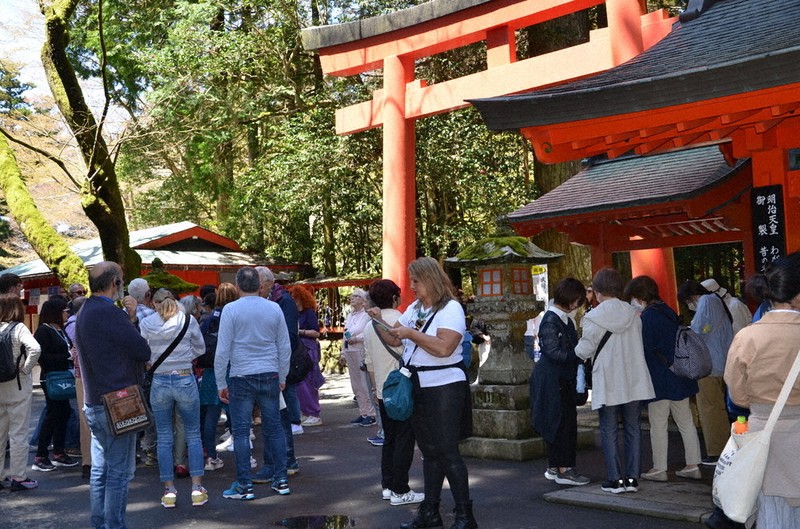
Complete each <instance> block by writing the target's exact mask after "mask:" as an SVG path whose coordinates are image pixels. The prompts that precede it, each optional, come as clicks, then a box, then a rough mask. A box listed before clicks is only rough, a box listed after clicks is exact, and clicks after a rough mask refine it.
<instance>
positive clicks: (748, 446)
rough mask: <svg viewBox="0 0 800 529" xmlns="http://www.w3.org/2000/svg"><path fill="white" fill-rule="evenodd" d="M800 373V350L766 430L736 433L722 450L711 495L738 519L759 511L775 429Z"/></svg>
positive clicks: (727, 512) (726, 513) (716, 502)
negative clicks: (757, 507)
mask: <svg viewBox="0 0 800 529" xmlns="http://www.w3.org/2000/svg"><path fill="white" fill-rule="evenodd" d="M798 373H800V352H798V354H797V357H796V358H795V360H794V364H792V369H791V370H790V371H789V375H788V376H787V377H786V382H784V383H783V388H781V392H780V394H779V395H778V400H777V401H775V406H773V407H772V411H771V412H770V414H769V418H768V419H767V423H766V425H764V429H763V430H761V431H758V432H747V433H743V434H737V433H733V427H731V437H730V439H728V443H727V444H726V445H725V448H724V449H723V450H722V455H720V456H719V460H718V461H717V468H716V470H714V485H713V487H712V490H711V494H712V496H713V498H714V503H715V504H716V505H717V506H718V507H719V508H721V509H722V510H723V511H724V512H725V515H726V516H727V517H728V518H730V519H731V520H733V521H734V522H739V523H745V522H746V521H747V519H748V518H750V517H751V516H752V515H753V514H755V511H756V501H757V500H758V493H759V492H760V491H761V485H762V484H763V482H764V472H765V471H766V469H767V456H768V455H769V443H770V438H771V437H772V430H773V429H774V428H775V423H777V422H778V417H779V416H780V414H781V411H782V410H783V407H784V405H786V400H787V399H788V398H789V393H790V392H791V391H792V388H793V387H794V383H795V381H796V380H797V375H798Z"/></svg>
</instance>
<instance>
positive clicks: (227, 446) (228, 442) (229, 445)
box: [217, 436, 255, 452]
mask: <svg viewBox="0 0 800 529" xmlns="http://www.w3.org/2000/svg"><path fill="white" fill-rule="evenodd" d="M254 438H255V437H253V438H251V439H250V450H252V449H253V439H254ZM217 452H233V436H231V437H228V438H227V439H225V440H224V441H223V442H221V443H220V444H218V445H217Z"/></svg>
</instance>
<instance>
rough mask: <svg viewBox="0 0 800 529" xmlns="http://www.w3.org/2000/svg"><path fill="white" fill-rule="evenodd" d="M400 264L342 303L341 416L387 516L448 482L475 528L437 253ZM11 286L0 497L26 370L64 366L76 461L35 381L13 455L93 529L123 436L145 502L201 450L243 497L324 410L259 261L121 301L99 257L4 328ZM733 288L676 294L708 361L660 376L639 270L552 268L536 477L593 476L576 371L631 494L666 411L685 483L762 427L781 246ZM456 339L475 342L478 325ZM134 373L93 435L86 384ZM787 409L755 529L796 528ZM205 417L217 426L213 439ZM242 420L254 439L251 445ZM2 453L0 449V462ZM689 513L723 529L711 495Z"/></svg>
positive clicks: (645, 280)
mask: <svg viewBox="0 0 800 529" xmlns="http://www.w3.org/2000/svg"><path fill="white" fill-rule="evenodd" d="M408 270H409V276H410V285H411V290H412V291H413V293H414V297H415V300H414V302H413V303H411V304H410V305H409V306H408V308H407V309H406V310H405V311H404V312H402V313H401V312H400V311H399V310H398V307H399V306H400V299H401V292H400V288H399V287H398V286H397V285H396V284H395V283H394V282H392V281H390V280H385V279H384V280H378V281H375V282H374V283H373V284H372V285H370V287H369V291H368V292H367V291H363V290H361V289H356V290H354V291H353V293H352V295H351V297H350V304H351V307H350V309H351V310H350V313H349V315H348V317H347V319H346V321H345V328H344V336H343V340H342V353H341V358H340V361H341V364H342V365H343V366H347V368H348V372H349V376H350V382H351V385H352V389H353V393H354V396H355V400H356V403H357V406H358V410H359V414H358V416H357V417H356V418H355V419H354V420H353V421H352V424H353V425H356V426H372V425H376V426H377V427H379V428H380V430H379V433H378V435H377V436H375V437H371V438H370V439H369V440H370V442H372V443H373V444H375V445H378V446H381V465H380V479H381V484H382V499H384V500H388V501H389V504H390V505H410V504H419V505H418V509H417V512H416V515H415V516H414V518H413V519H412V520H410V521H408V522H406V523H403V524H401V528H404V529H421V528H435V527H442V526H443V520H442V517H441V514H440V512H439V505H440V501H441V494H442V488H443V484H444V480H445V479H447V481H448V484H449V489H450V493H451V494H452V496H453V501H454V504H455V510H454V522H453V525H452V526H451V529H475V528H477V527H478V525H477V522H476V520H475V517H474V515H473V512H472V498H471V496H470V488H469V477H468V470H467V466H466V464H465V462H464V460H463V458H462V457H461V454H460V452H459V442H460V441H461V440H463V439H465V438H466V437H468V436H470V435H471V433H472V411H471V396H470V390H469V374H468V371H467V368H468V365H467V364H466V363H465V358H468V357H469V353H466V354H465V352H466V351H467V349H466V348H465V347H464V344H465V337H467V336H469V335H468V333H467V326H466V319H465V310H464V306H463V304H462V303H461V302H460V301H459V299H458V297H457V295H456V291H455V289H454V288H453V285H452V283H451V282H450V279H449V278H448V276H447V275H446V274H445V272H444V270H443V269H442V268H441V266H440V265H439V263H438V262H437V261H436V260H434V259H432V258H427V257H422V258H419V259H417V260H415V261H413V262H412V263H411V264H410V265H409V269H408ZM21 287H22V284H21V281H20V280H19V278H18V277H16V276H13V274H5V275H3V276H0V335H2V334H7V335H8V337H9V338H8V342H9V343H10V349H11V350H12V351H13V356H14V359H15V360H17V361H18V366H19V369H18V373H17V376H16V377H15V378H14V379H13V380H6V381H3V382H0V409H2V411H3V414H0V417H2V419H3V420H2V421H0V443H2V444H3V445H5V444H6V442H8V444H9V450H8V457H9V467H8V468H9V470H8V472H7V473H6V477H5V479H3V480H2V481H0V486H2V487H8V488H10V489H11V490H12V491H14V490H28V489H33V488H35V487H36V486H37V482H36V481H35V480H33V479H31V478H30V476H29V474H28V472H27V468H26V467H27V465H28V453H27V451H28V445H29V441H28V439H27V433H28V423H29V420H30V410H31V398H32V397H31V395H32V381H31V376H30V374H31V371H32V369H33V367H34V366H35V365H37V364H38V365H39V366H40V367H41V373H42V375H41V376H42V379H43V380H46V379H47V376H48V375H49V374H51V373H56V372H62V371H65V370H72V371H73V372H74V374H75V378H76V385H77V392H76V393H77V394H76V397H77V399H78V403H77V410H78V411H79V412H80V413H79V414H80V417H81V426H82V428H81V429H80V434H79V437H80V443H79V445H80V451H79V453H80V458H81V459H80V460H78V459H74V458H73V457H72V456H70V455H69V454H67V451H66V446H67V445H68V444H70V443H69V442H68V437H69V435H68V430H70V428H69V424H70V417H72V415H73V414H74V413H75V411H74V410H73V408H72V406H71V404H70V401H69V400H65V399H62V398H60V397H56V396H55V395H50V394H49V392H48V390H47V389H45V409H44V411H43V414H42V417H41V420H40V425H39V427H38V428H37V434H36V442H35V449H36V453H35V455H34V457H33V464H32V466H31V469H32V470H34V471H38V472H49V471H52V470H55V469H56V468H58V467H59V466H75V465H78V464H80V463H82V464H83V468H84V476H85V477H87V478H88V479H89V485H90V499H91V523H92V526H93V527H97V528H100V527H105V528H107V529H110V528H121V527H125V526H126V523H125V510H126V503H127V490H128V484H129V482H130V481H131V480H132V479H133V475H134V471H135V466H136V458H137V443H139V445H140V447H141V450H142V451H143V454H144V459H145V461H144V462H145V464H146V465H150V466H158V473H159V479H160V481H161V482H162V484H163V487H162V491H163V492H162V494H161V496H160V504H161V505H162V506H163V507H164V508H173V507H175V506H176V505H177V504H178V502H179V498H180V497H181V493H179V491H178V489H177V487H176V481H175V478H176V477H190V478H191V479H190V482H191V490H190V492H189V501H190V502H191V505H193V506H197V507H200V506H202V505H205V504H206V503H207V502H208V498H209V492H208V490H207V489H206V488H205V487H204V486H203V476H204V474H205V472H207V471H217V470H219V469H222V468H223V467H224V462H223V460H222V459H221V458H220V457H219V451H221V450H231V451H233V453H234V461H235V468H234V469H231V474H232V475H234V476H235V479H234V481H233V482H232V483H231V485H230V487H229V488H227V489H226V490H224V491H222V496H223V497H224V498H228V499H234V500H252V499H254V498H255V492H254V488H253V484H254V483H256V484H257V483H268V484H270V486H271V488H272V490H273V491H274V492H275V493H277V494H279V495H287V494H290V492H291V489H290V484H289V476H291V475H292V474H294V473H296V472H298V471H299V464H298V460H297V457H296V456H295V453H294V439H293V436H294V435H296V434H298V433H301V432H302V431H303V430H302V429H303V427H313V426H318V425H321V424H322V417H321V410H320V403H319V389H320V387H321V386H322V384H323V383H324V376H323V374H322V372H321V371H320V369H319V361H320V345H319V341H318V338H319V336H320V327H319V321H318V319H317V315H316V302H315V300H314V296H313V295H312V294H311V293H310V292H309V291H308V290H306V289H305V288H304V287H303V286H300V285H294V286H290V287H288V288H284V287H283V286H282V285H280V284H278V283H276V282H275V277H274V275H273V274H272V272H271V271H270V270H269V269H268V268H266V267H257V268H251V267H244V268H242V269H240V270H239V271H238V273H237V274H236V279H235V285H234V284H232V283H222V284H220V285H216V286H211V285H208V286H206V287H204V288H203V289H201V292H200V294H201V296H200V297H197V296H185V297H183V298H180V299H179V297H178V295H177V294H176V293H174V292H171V291H169V290H167V289H158V290H155V291H153V290H152V289H150V287H149V285H148V284H147V282H146V281H145V280H144V279H141V278H139V279H135V280H133V281H131V282H130V284H128V286H127V290H128V293H127V294H126V293H125V292H124V290H125V282H124V277H123V273H122V269H121V268H120V267H119V265H117V264H116V263H112V262H103V263H100V264H98V265H95V266H94V267H93V268H92V270H91V271H90V273H89V288H90V290H91V292H92V295H91V296H90V297H86V290H85V288H83V286H81V285H72V287H71V288H70V293H69V297H67V296H51V297H50V298H49V299H48V300H47V301H46V302H45V303H44V305H43V306H42V309H41V312H40V318H39V326H38V328H37V329H36V331H35V332H34V333H33V334H32V333H31V332H30V330H29V329H28V328H27V327H26V326H25V325H20V324H19V323H20V322H22V321H23V317H24V307H23V305H22V300H21V299H20V289H21ZM748 292H750V293H751V294H752V295H754V296H756V297H757V298H758V300H759V301H763V302H764V304H763V306H762V307H760V310H759V312H758V314H757V317H756V318H755V320H758V322H757V323H755V324H752V325H751V324H750V320H751V316H750V313H749V310H748V308H747V307H746V305H744V304H743V303H742V302H741V301H739V300H738V299H737V298H735V297H733V296H731V295H730V294H729V293H728V292H727V291H726V290H725V289H724V288H722V287H720V285H719V284H718V283H717V282H716V281H715V280H714V279H710V278H709V279H706V280H705V281H703V282H702V283H700V282H695V281H688V282H686V283H685V284H683V285H681V287H680V288H679V290H678V298H679V300H680V302H681V303H683V304H685V306H686V307H687V308H688V309H689V310H690V311H691V312H692V313H693V317H692V320H691V325H690V326H691V329H692V330H693V331H694V332H695V333H697V335H699V336H700V338H701V339H702V341H703V343H704V344H705V346H706V348H707V349H708V351H709V352H710V357H711V367H710V373H709V374H708V375H707V376H703V377H700V378H699V380H694V379H691V378H686V377H684V376H681V375H679V374H676V373H675V372H674V371H673V370H672V369H670V366H671V365H672V364H673V362H674V360H675V353H676V336H677V335H678V334H679V332H682V331H681V330H680V329H681V319H680V317H679V316H678V314H677V313H676V312H675V311H674V310H673V309H672V308H671V307H670V306H669V305H668V304H667V303H665V302H664V301H663V300H662V299H661V297H660V293H659V289H658V285H657V284H656V282H655V280H653V279H652V278H650V277H648V276H638V277H634V278H633V279H632V280H631V281H629V282H628V283H627V284H625V282H624V280H623V278H622V276H621V274H620V273H619V272H618V271H616V270H614V269H612V268H603V269H601V270H599V271H598V272H597V273H596V274H595V276H594V277H593V279H592V282H591V285H590V287H589V288H588V289H587V288H586V287H585V286H584V285H583V284H582V283H581V282H580V281H578V280H577V279H574V278H565V279H563V280H561V281H559V282H558V283H557V284H556V286H555V288H554V290H553V299H552V300H551V301H550V302H549V304H548V307H547V309H546V311H544V313H543V314H541V315H540V316H539V317H538V318H537V319H536V325H535V329H533V330H532V332H531V333H530V334H531V335H532V336H533V335H535V344H533V343H529V345H531V358H532V359H534V360H535V365H534V369H533V372H532V376H531V379H530V387H531V413H532V426H533V428H534V429H535V430H536V431H537V432H538V433H539V434H540V435H541V436H542V438H543V439H544V441H545V444H546V447H547V451H548V467H547V469H546V471H545V473H544V476H545V477H546V478H547V479H548V480H552V481H554V482H555V483H557V484H561V485H569V486H582V485H586V484H588V483H590V482H591V480H590V479H589V478H588V477H586V476H584V475H582V474H580V473H579V472H578V471H577V468H576V456H577V406H579V405H580V404H581V403H582V402H585V398H586V396H585V395H586V392H587V388H586V387H585V386H586V384H587V379H590V380H591V390H592V393H591V407H592V409H593V410H596V411H597V413H598V418H599V425H600V441H601V448H602V452H603V456H604V460H605V470H606V472H605V473H606V475H605V480H604V481H603V482H602V484H601V486H600V488H601V489H602V490H603V491H607V492H610V493H614V494H618V493H626V492H637V491H638V490H639V486H640V484H639V480H640V479H641V480H645V481H648V480H649V481H667V480H668V479H670V478H669V475H670V469H669V468H668V457H667V455H668V450H669V445H670V443H669V437H668V420H669V416H670V415H671V416H672V418H673V420H674V422H675V424H676V426H677V428H678V431H679V432H680V436H681V439H682V442H683V451H684V459H685V465H684V466H683V467H682V468H680V469H676V470H675V471H674V474H675V476H676V477H678V478H682V479H690V480H699V479H701V478H702V474H701V472H700V465H715V464H716V462H717V458H718V457H719V456H720V454H721V452H722V450H723V447H724V446H725V443H726V442H727V438H728V436H729V432H730V425H731V421H732V420H735V419H736V417H737V416H739V415H744V416H749V417H750V423H749V427H750V429H751V431H752V430H755V431H757V430H759V429H761V428H763V427H764V424H765V422H766V419H767V417H768V415H769V411H770V410H771V408H772V404H773V403H774V402H775V400H776V398H777V393H778V392H779V391H780V389H781V386H782V380H783V378H782V377H784V376H785V373H786V372H787V371H788V368H789V366H790V365H791V363H792V362H793V361H794V357H795V356H796V354H797V351H796V347H797V343H800V334H798V333H800V330H798V329H800V326H798V325H797V324H798V323H800V253H795V254H792V255H790V256H787V257H784V258H781V259H779V260H777V261H775V262H773V263H772V265H771V266H770V268H769V269H768V270H767V272H766V273H764V274H757V275H756V276H754V277H753V278H751V279H750V281H749V282H748ZM580 307H583V308H584V313H583V314H582V318H580V324H578V323H576V315H577V312H578V310H579V308H580ZM476 333H477V334H478V335H481V336H484V335H485V336H484V338H483V339H484V340H486V339H490V335H491V330H490V329H483V330H477V329H476ZM1 343H2V340H1V339H0V344H1ZM470 349H471V347H470ZM534 349H535V351H536V353H535V354H534V353H533V350H534ZM298 350H299V351H301V353H302V354H304V355H306V356H307V357H308V358H309V359H310V362H307V364H308V366H309V367H308V368H307V369H306V370H305V371H303V374H302V376H301V377H299V378H298V377H297V376H296V375H295V374H293V373H290V371H291V369H290V364H293V361H292V356H293V353H296V352H297V351H298ZM403 366H405V367H406V369H408V370H409V371H408V373H409V375H410V377H411V380H412V382H413V398H414V405H413V413H412V414H411V415H410V417H409V418H408V419H407V420H398V419H395V418H393V417H392V416H390V414H389V413H387V407H386V405H385V402H384V399H383V389H382V388H383V385H384V382H385V381H386V380H387V378H388V377H389V375H390V373H391V372H392V371H394V370H396V369H398V368H399V367H403ZM292 368H293V366H292ZM145 370H146V373H147V375H148V376H147V377H144V378H143V375H144V374H145ZM293 377H294V378H293ZM145 380H147V381H148V382H149V383H147V384H145V387H146V388H148V391H149V394H148V400H149V404H150V406H151V409H152V415H153V418H154V421H153V422H154V425H153V426H152V427H151V428H149V429H147V430H145V431H144V432H143V433H140V434H139V433H132V434H122V435H117V434H115V433H114V432H112V431H110V429H109V428H110V426H109V423H108V420H107V417H106V413H107V411H106V408H105V407H104V406H103V400H102V396H103V395H105V394H108V393H109V392H114V391H118V390H120V389H121V388H126V387H128V386H131V385H137V384H141V383H143V382H144V381H145ZM46 387H47V386H46V385H43V388H46ZM581 395H583V400H581V399H582V398H581ZM692 400H694V402H696V407H697V414H698V416H699V422H700V425H701V426H702V439H703V445H704V448H705V450H704V451H703V450H701V443H700V436H699V435H698V431H697V428H696V427H695V419H694V415H693V411H692ZM644 409H646V410H647V415H648V420H649V423H650V441H651V446H652V454H651V458H650V459H651V461H652V466H650V468H649V469H648V470H644V469H643V467H642V449H641V447H642V442H641V437H642V427H641V422H642V411H643V410H644ZM798 409H800V391H799V390H798V389H797V388H795V390H794V391H793V392H792V393H791V395H790V397H789V400H788V406H787V407H786V408H785V411H784V412H783V414H782V415H781V417H780V420H779V428H778V431H779V433H778V434H776V435H775V436H774V437H773V444H772V446H771V448H770V463H769V465H768V468H767V474H766V475H767V479H766V480H765V482H764V483H765V484H764V487H763V490H762V493H761V495H760V497H759V509H758V515H757V524H758V525H759V526H760V527H795V526H794V525H791V524H793V523H795V524H796V521H797V520H799V519H800V508H798V507H797V504H798V501H797V500H798V496H800V483H798V482H797V479H798V476H799V475H800V469H798V468H795V467H796V466H797V464H796V458H795V457H793V456H794V451H793V450H792V448H791V447H792V443H793V440H794V439H795V438H796V436H797V434H798V433H800V432H799V431H798V430H800V422H799V420H798V416H800V412H798V411H797V410H798ZM223 414H224V416H225V417H224V418H222V416H223ZM223 422H224V423H225V429H226V434H225V435H224V436H223V438H222V439H220V441H221V442H220V443H218V442H217V441H218V439H217V433H218V432H217V429H218V425H219V424H222V423H223ZM620 424H621V430H622V438H623V443H622V447H620V446H619V445H618V442H617V440H618V436H619V429H620ZM259 425H260V428H257V426H259ZM73 429H74V428H73ZM258 431H260V433H261V436H262V439H263V443H262V446H263V452H262V453H261V454H253V443H252V441H253V439H254V435H255V434H256V433H257V432H258ZM73 436H74V435H73ZM73 444H74V442H73ZM415 445H416V446H418V447H419V449H420V451H421V452H422V456H423V476H424V491H423V492H416V491H414V490H412V489H411V488H410V487H409V469H410V466H411V464H412V461H413V453H414V447H415ZM703 452H704V453H705V457H703V456H702V453H703ZM5 457H6V455H5V451H3V452H2V453H0V468H3V469H4V467H5ZM645 468H646V467H645ZM707 523H708V524H709V525H710V526H712V527H729V526H732V525H730V521H729V520H726V519H725V516H724V514H723V513H722V512H721V511H720V510H717V511H716V512H715V513H714V515H713V516H712V517H711V518H710V519H709V521H708V522H707Z"/></svg>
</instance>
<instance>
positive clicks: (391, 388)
mask: <svg viewBox="0 0 800 529" xmlns="http://www.w3.org/2000/svg"><path fill="white" fill-rule="evenodd" d="M435 316H436V311H434V313H433V314H431V317H430V319H428V321H427V322H426V323H425V326H424V327H423V328H422V331H421V332H422V333H423V334H425V331H427V330H428V327H429V326H430V324H431V322H432V321H433V318H434V317H435ZM372 325H373V327H374V328H375V334H377V335H378V338H379V339H380V341H381V343H382V344H383V346H384V347H385V348H386V350H387V351H389V354H391V355H392V356H393V357H395V358H396V359H397V360H398V361H399V362H400V367H399V368H398V369H395V370H393V371H391V372H390V373H389V376H387V377H386V382H384V383H383V407H384V408H385V409H386V415H388V416H389V418H390V419H394V420H395V421H407V420H408V418H409V417H411V413H412V412H413V411H414V396H413V390H414V387H413V386H414V384H413V383H412V382H411V375H412V371H413V370H414V367H412V366H411V359H412V358H413V357H414V353H416V352H417V348H418V347H419V346H418V345H415V346H414V351H412V352H411V357H409V359H408V364H404V363H403V357H402V356H400V355H398V354H397V353H395V352H394V351H393V350H392V348H391V347H389V344H387V343H386V342H385V341H384V340H383V337H382V336H381V334H380V332H378V325H377V323H376V322H375V321H373V322H372Z"/></svg>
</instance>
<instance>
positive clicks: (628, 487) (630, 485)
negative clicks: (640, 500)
mask: <svg viewBox="0 0 800 529" xmlns="http://www.w3.org/2000/svg"><path fill="white" fill-rule="evenodd" d="M625 492H639V482H638V481H636V478H625Z"/></svg>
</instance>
